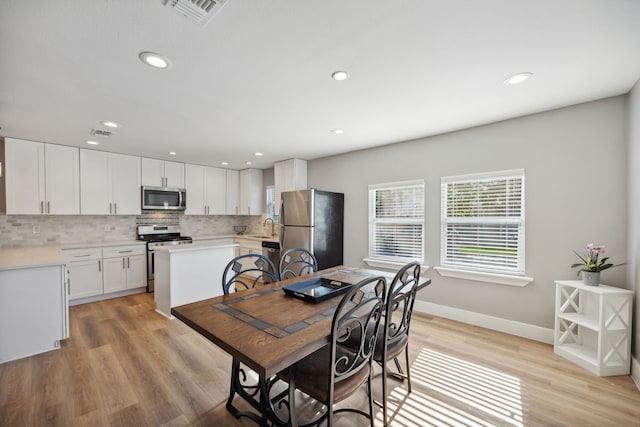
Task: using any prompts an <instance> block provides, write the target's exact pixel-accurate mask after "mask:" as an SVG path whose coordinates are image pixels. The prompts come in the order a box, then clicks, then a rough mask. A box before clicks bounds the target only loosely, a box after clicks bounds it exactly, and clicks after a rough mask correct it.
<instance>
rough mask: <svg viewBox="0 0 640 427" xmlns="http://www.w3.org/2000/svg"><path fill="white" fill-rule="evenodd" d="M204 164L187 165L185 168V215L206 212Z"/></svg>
mask: <svg viewBox="0 0 640 427" xmlns="http://www.w3.org/2000/svg"><path fill="white" fill-rule="evenodd" d="M204 170H205V167H204V166H198V165H189V164H188V165H187V167H186V170H185V188H186V190H187V209H186V210H185V211H184V213H185V215H204V214H206V202H205V194H204Z"/></svg>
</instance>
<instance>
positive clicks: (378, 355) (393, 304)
mask: <svg viewBox="0 0 640 427" xmlns="http://www.w3.org/2000/svg"><path fill="white" fill-rule="evenodd" d="M419 281H420V263H419V262H411V263H408V264H406V265H404V266H403V267H402V268H401V269H400V270H399V271H398V272H397V273H396V275H395V277H394V278H393V280H392V281H391V284H390V285H389V293H388V294H387V299H386V300H387V305H386V307H385V312H384V329H383V331H382V333H380V334H379V335H378V338H377V340H376V350H375V353H374V355H373V360H375V361H376V362H377V363H378V364H379V365H380V366H381V367H382V411H383V416H384V423H385V425H386V424H387V376H388V375H392V376H393V377H395V378H397V379H400V380H402V381H404V380H405V379H406V380H407V389H408V391H409V393H411V367H410V365H409V349H408V345H409V326H410V324H411V314H412V312H413V303H414V302H415V299H416V293H417V291H418V282H419ZM403 351H404V353H405V366H406V370H407V373H406V374H405V373H404V372H403V371H402V367H401V366H400V362H399V361H398V356H400V354H401V353H402V352H403ZM391 360H393V361H394V363H395V366H396V369H397V371H396V372H392V373H389V372H388V371H389V362H390V361H391ZM376 403H377V402H376Z"/></svg>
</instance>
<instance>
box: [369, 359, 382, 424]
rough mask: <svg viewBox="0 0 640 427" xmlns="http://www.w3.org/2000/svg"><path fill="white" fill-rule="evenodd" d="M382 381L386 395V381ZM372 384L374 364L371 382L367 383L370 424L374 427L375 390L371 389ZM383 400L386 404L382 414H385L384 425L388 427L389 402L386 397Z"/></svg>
mask: <svg viewBox="0 0 640 427" xmlns="http://www.w3.org/2000/svg"><path fill="white" fill-rule="evenodd" d="M383 369H384V368H383ZM382 381H383V385H382V389H383V393H384V379H383V380H382ZM372 382H373V363H372V364H371V369H369V381H368V383H367V390H368V392H369V424H370V425H371V427H373V390H372V387H371V384H372ZM382 400H383V402H384V403H383V404H384V408H383V409H382V412H383V417H384V425H385V427H386V425H387V400H386V397H383V398H382Z"/></svg>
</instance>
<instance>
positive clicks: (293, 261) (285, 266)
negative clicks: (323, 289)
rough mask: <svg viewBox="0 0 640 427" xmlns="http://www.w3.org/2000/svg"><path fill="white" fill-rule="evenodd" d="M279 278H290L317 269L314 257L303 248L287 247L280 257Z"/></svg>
mask: <svg viewBox="0 0 640 427" xmlns="http://www.w3.org/2000/svg"><path fill="white" fill-rule="evenodd" d="M278 271H279V272H280V280H286V279H291V278H293V277H298V276H302V275H303V274H310V273H313V272H316V271H318V261H317V260H316V257H315V256H314V255H313V254H312V253H311V252H309V251H308V250H306V249H304V248H292V249H288V250H287V251H286V252H285V253H283V254H282V256H281V257H280V262H279V266H278Z"/></svg>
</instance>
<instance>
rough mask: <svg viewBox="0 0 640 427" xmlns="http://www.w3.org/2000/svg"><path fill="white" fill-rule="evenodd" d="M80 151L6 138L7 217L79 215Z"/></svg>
mask: <svg viewBox="0 0 640 427" xmlns="http://www.w3.org/2000/svg"><path fill="white" fill-rule="evenodd" d="M78 150H79V149H78V148H75V147H65V146H62V145H55V144H45V143H42V142H34V141H25V140H20V139H13V138H6V139H5V162H6V174H7V175H6V198H7V214H27V215H38V214H53V215H77V214H79V213H80V173H79V160H78V156H79V152H78Z"/></svg>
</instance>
